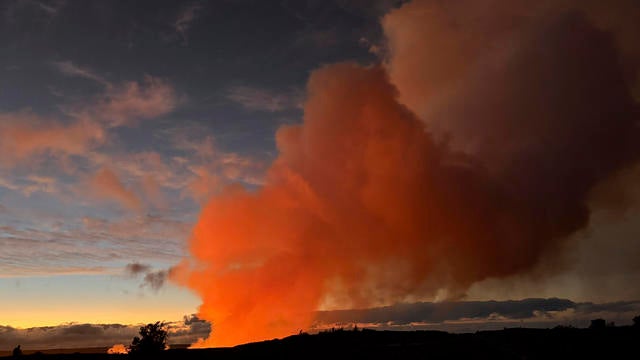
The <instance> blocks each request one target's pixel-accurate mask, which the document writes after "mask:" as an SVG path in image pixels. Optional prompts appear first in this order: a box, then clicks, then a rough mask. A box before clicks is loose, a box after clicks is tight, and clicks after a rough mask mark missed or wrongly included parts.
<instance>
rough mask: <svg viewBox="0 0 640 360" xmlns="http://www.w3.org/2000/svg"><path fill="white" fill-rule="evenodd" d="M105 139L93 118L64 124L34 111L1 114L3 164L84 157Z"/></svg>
mask: <svg viewBox="0 0 640 360" xmlns="http://www.w3.org/2000/svg"><path fill="white" fill-rule="evenodd" d="M105 139H106V132H105V129H104V128H103V127H102V126H101V125H100V124H99V123H97V122H95V121H93V120H92V119H80V120H77V121H72V122H62V121H57V120H55V119H49V118H44V117H41V116H39V115H36V114H34V113H32V112H30V111H21V112H14V113H0V164H1V163H4V164H15V163H16V162H18V161H21V160H24V159H25V158H27V157H30V156H34V155H43V154H53V155H59V154H62V155H81V154H84V153H86V152H87V150H88V149H89V148H90V147H92V146H94V145H99V144H101V143H103V142H104V141H105Z"/></svg>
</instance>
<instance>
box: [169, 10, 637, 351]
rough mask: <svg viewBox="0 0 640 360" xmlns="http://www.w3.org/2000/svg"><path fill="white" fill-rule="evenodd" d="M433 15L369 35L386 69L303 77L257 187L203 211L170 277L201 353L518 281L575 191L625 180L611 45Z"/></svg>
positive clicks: (553, 21)
mask: <svg viewBox="0 0 640 360" xmlns="http://www.w3.org/2000/svg"><path fill="white" fill-rule="evenodd" d="M470 3H471V2H470ZM445 4H449V3H442V2H430V1H423V2H419V1H417V2H414V3H410V4H408V5H405V6H404V7H403V8H401V9H399V10H397V11H394V12H392V13H391V14H390V15H388V16H387V17H386V18H385V20H384V26H385V30H386V32H387V34H388V36H389V44H390V50H389V51H390V53H389V56H390V58H389V60H388V63H387V64H385V65H379V66H366V67H365V66H360V65H357V64H352V63H342V64H335V65H331V66H326V67H323V68H321V69H319V70H316V71H315V72H314V73H313V74H312V75H311V77H310V80H309V83H308V88H307V92H308V94H307V101H306V104H305V107H304V119H303V123H302V124H301V125H296V126H284V127H282V128H280V129H279V131H278V132H277V135H276V138H277V146H278V150H279V156H278V158H277V159H276V160H275V161H274V163H273V165H272V167H271V168H270V170H269V173H268V176H267V179H266V183H265V185H264V186H263V187H262V188H260V189H259V190H257V191H247V190H245V189H243V188H241V187H234V186H232V187H229V188H227V189H226V190H225V191H223V192H222V193H220V195H218V196H216V197H214V198H213V199H212V200H211V201H210V202H209V204H208V205H207V206H206V207H205V208H204V209H203V211H202V214H201V217H200V219H199V221H198V223H197V225H196V227H195V229H194V232H193V236H192V239H191V242H190V250H191V254H192V256H193V259H192V260H189V261H185V262H184V263H183V264H182V265H181V266H180V267H179V268H178V269H177V270H176V271H175V272H174V274H173V275H175V279H176V280H177V281H178V282H182V283H184V284H186V285H187V286H189V287H191V288H192V289H194V290H195V291H197V293H198V294H199V295H200V296H201V297H202V300H203V304H202V306H201V308H200V316H201V317H202V318H204V319H207V320H209V321H211V322H212V324H213V332H212V334H211V337H210V338H209V341H208V342H207V343H206V344H205V345H231V344H237V343H242V342H248V341H254V340H259V339H267V338H272V337H280V336H285V335H288V334H291V333H293V332H296V331H298V330H300V329H306V328H308V326H309V325H310V324H311V323H312V321H313V317H314V311H315V310H316V309H318V308H331V307H349V306H352V307H368V306H375V305H381V304H390V303H394V302H398V301H411V300H416V299H434V298H449V299H450V298H456V297H460V296H462V295H463V294H464V292H465V290H466V289H467V288H468V287H469V286H470V285H472V284H474V283H476V282H478V281H481V280H483V279H487V278H492V277H493V278H500V277H504V276H509V275H513V274H517V273H522V272H526V271H528V270H530V269H532V268H533V267H534V266H535V265H536V264H538V263H539V261H540V259H541V258H542V257H544V256H545V255H546V254H549V253H551V252H553V251H554V250H556V249H557V248H558V247H559V245H560V244H562V241H563V240H564V239H565V238H566V237H567V236H569V235H571V234H573V233H574V232H576V231H577V230H579V229H581V228H583V227H585V226H586V225H587V224H588V221H589V215H590V209H589V208H588V206H587V200H588V197H589V193H590V191H591V190H592V188H594V186H596V185H597V184H599V183H600V182H602V181H604V180H606V179H607V178H609V177H610V176H611V175H612V174H615V173H616V172H618V171H619V170H621V169H624V168H626V167H628V166H630V165H632V164H633V163H635V162H636V160H637V158H638V154H639V153H640V151H639V149H638V145H637V144H638V143H640V142H638V141H637V140H638V139H639V137H638V125H637V121H638V107H637V104H636V103H635V101H634V99H633V96H632V94H631V90H630V85H631V84H632V80H633V79H632V78H630V77H629V76H630V75H629V74H632V73H633V72H632V71H631V72H629V71H627V70H625V69H623V65H622V64H623V63H624V61H621V56H623V55H622V52H620V51H618V44H617V43H616V40H615V39H617V38H616V37H614V36H612V34H611V33H608V32H605V31H604V30H602V29H601V28H599V27H597V26H596V25H594V23H593V21H592V20H590V19H589V18H588V17H587V16H586V15H584V14H583V13H581V12H576V11H574V10H572V9H571V8H569V7H565V6H564V5H563V6H559V5H558V6H557V7H555V8H552V7H550V6H547V7H545V8H542V7H541V9H531V11H529V10H530V9H529V8H527V7H519V6H517V4H516V3H511V2H501V1H495V2H493V6H487V9H491V10H486V11H484V10H481V9H476V8H478V6H479V5H478V4H476V6H470V7H466V6H465V4H467V3H466V2H460V3H459V5H445ZM455 4H458V3H455ZM467 5H471V4H467ZM445 6H450V7H449V8H445ZM483 6H486V4H483ZM476 10H477V12H475V11H476ZM494 10H496V11H494ZM497 10H500V11H497ZM503 10H504V11H503ZM534 10H535V11H534ZM467 25H468V26H467ZM423 50H424V52H423ZM404 104H406V105H407V106H405V105H404Z"/></svg>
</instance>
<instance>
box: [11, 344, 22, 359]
mask: <svg viewBox="0 0 640 360" xmlns="http://www.w3.org/2000/svg"><path fill="white" fill-rule="evenodd" d="M18 356H22V349H21V348H20V345H18V346H16V347H15V348H13V357H18Z"/></svg>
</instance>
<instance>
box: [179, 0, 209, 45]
mask: <svg viewBox="0 0 640 360" xmlns="http://www.w3.org/2000/svg"><path fill="white" fill-rule="evenodd" d="M200 10H202V5H201V4H199V3H193V4H191V5H189V6H187V7H186V8H184V10H182V12H180V13H179V14H178V18H177V19H176V21H175V23H173V28H174V29H175V31H176V32H177V33H178V34H179V35H180V37H181V38H182V42H183V43H184V44H186V43H187V42H188V33H189V29H190V28H191V24H192V23H193V21H194V20H195V19H196V17H197V15H198V11H200Z"/></svg>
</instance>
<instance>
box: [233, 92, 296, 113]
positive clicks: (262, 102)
mask: <svg viewBox="0 0 640 360" xmlns="http://www.w3.org/2000/svg"><path fill="white" fill-rule="evenodd" d="M226 96H227V99H229V100H231V101H233V102H236V103H238V104H240V105H242V106H243V107H245V108H246V109H248V110H253V111H267V112H278V111H283V110H291V109H299V108H302V103H303V101H304V95H303V93H302V91H298V90H292V91H289V92H277V91H274V90H269V89H265V88H258V87H253V86H234V87H231V88H229V89H228V90H227V95H226Z"/></svg>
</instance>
